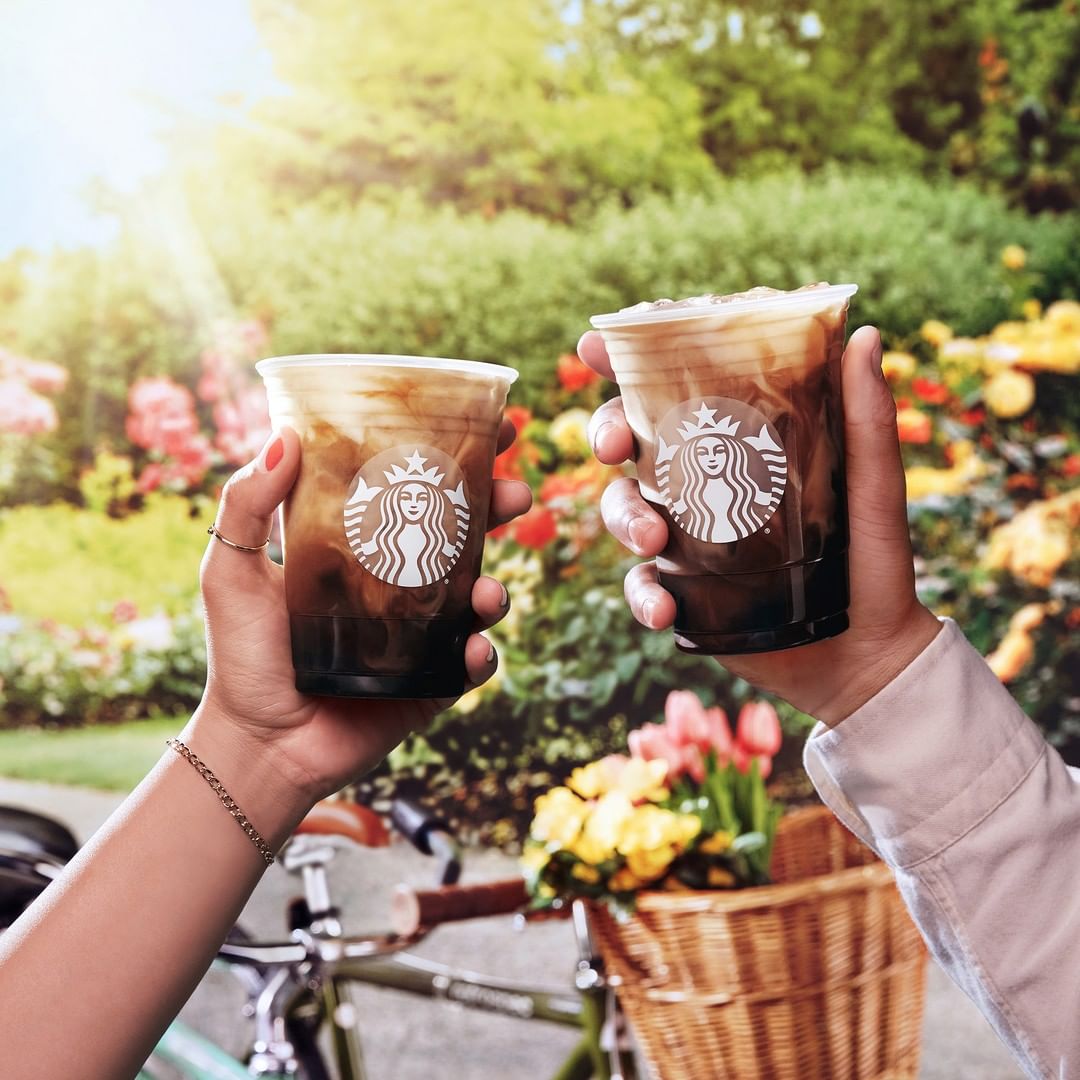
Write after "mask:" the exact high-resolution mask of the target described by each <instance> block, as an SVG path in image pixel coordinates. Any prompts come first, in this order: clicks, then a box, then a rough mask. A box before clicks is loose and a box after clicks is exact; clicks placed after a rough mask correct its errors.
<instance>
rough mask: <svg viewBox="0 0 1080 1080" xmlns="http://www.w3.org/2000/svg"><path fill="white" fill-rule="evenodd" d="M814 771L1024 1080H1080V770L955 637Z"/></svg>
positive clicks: (866, 713) (820, 758) (946, 629)
mask: <svg viewBox="0 0 1080 1080" xmlns="http://www.w3.org/2000/svg"><path fill="white" fill-rule="evenodd" d="M805 763H806V768H807V771H808V772H809V773H810V776H811V778H812V779H813V781H814V785H815V786H816V787H817V789H818V792H819V794H820V795H821V797H822V799H824V801H825V802H826V803H827V804H828V805H829V806H830V807H831V808H832V810H833V812H834V813H835V814H836V815H837V817H839V818H840V820H841V821H843V822H844V824H845V825H847V826H848V828H850V829H851V830H852V831H853V832H854V833H855V834H856V835H857V836H859V837H860V838H861V839H862V840H864V841H865V842H866V843H867V844H869V845H870V846H871V847H872V848H874V850H875V851H877V852H878V854H880V855H881V857H882V858H883V859H884V860H885V861H886V862H888V863H889V865H890V866H891V867H892V868H893V870H894V871H895V872H896V880H897V883H898V885H899V886H900V890H901V892H902V893H903V896H904V899H905V901H906V902H907V905H908V908H909V909H910V911H911V914H912V916H913V917H914V919H915V922H916V923H917V924H918V926H919V929H920V930H921V931H922V934H923V936H924V937H925V938H926V941H927V944H928V945H929V946H930V949H931V951H932V952H933V954H934V956H935V957H936V958H937V960H938V962H939V963H940V964H941V965H942V966H943V967H944V968H945V970H946V971H947V972H948V973H949V974H950V975H951V976H952V978H953V980H954V981H955V982H956V983H957V984H958V985H959V986H960V988H961V989H962V990H964V992H965V993H966V994H967V995H968V996H969V997H970V998H971V999H972V1000H973V1001H974V1002H975V1004H976V1005H978V1006H979V1008H980V1009H981V1010H982V1012H983V1014H984V1015H985V1016H986V1017H987V1019H988V1020H989V1021H990V1023H991V1024H992V1025H993V1026H994V1028H995V1030H996V1031H997V1033H998V1034H999V1035H1000V1036H1001V1038H1002V1039H1003V1040H1004V1042H1005V1043H1006V1045H1007V1046H1008V1047H1009V1049H1010V1050H1011V1051H1012V1052H1013V1054H1014V1055H1015V1056H1016V1058H1017V1060H1018V1061H1019V1062H1020V1064H1021V1066H1022V1067H1023V1069H1024V1070H1025V1072H1026V1073H1027V1075H1028V1076H1031V1077H1037V1078H1039V1080H1050V1078H1056V1080H1065V1078H1070V1080H1071V1078H1080V770H1077V769H1070V768H1068V767H1067V766H1066V765H1065V763H1064V762H1063V761H1062V760H1061V757H1060V756H1059V755H1058V753H1057V752H1056V751H1055V750H1054V749H1053V748H1052V747H1050V746H1049V745H1048V744H1047V743H1046V742H1045V741H1044V739H1043V737H1042V735H1041V734H1040V732H1039V730H1038V728H1037V727H1036V726H1035V725H1034V724H1033V723H1032V722H1031V720H1029V719H1028V717H1027V716H1025V715H1024V713H1023V712H1022V711H1021V709H1020V707H1019V706H1018V705H1017V704H1016V703H1015V702H1014V701H1013V699H1012V697H1011V696H1010V695H1009V693H1008V691H1007V690H1005V688H1004V687H1003V686H1002V685H1001V684H1000V683H999V682H998V680H997V679H996V678H995V677H994V675H993V673H992V672H991V671H990V669H989V668H988V667H987V666H986V663H985V662H984V661H983V659H982V657H980V656H979V654H978V653H977V652H976V651H975V650H974V649H973V648H972V647H971V646H970V645H969V644H968V642H967V641H966V640H965V638H964V636H963V634H961V633H960V631H959V630H958V629H957V627H956V625H955V624H954V623H952V622H950V621H945V623H944V625H943V627H942V629H941V632H940V633H939V634H938V636H937V637H936V638H935V639H934V641H933V642H931V644H930V645H929V646H928V647H927V648H926V650H925V651H924V652H923V653H922V655H921V656H920V657H919V658H918V659H917V660H916V661H915V662H914V663H913V664H912V665H911V666H910V667H909V668H908V669H907V670H906V671H905V672H903V673H902V674H901V675H900V676H898V677H897V678H896V679H895V680H894V681H893V682H892V683H891V684H890V685H889V686H887V687H886V688H885V689H884V690H882V691H881V692H880V693H879V694H878V695H877V696H876V697H874V698H873V699H871V700H870V701H869V702H868V703H867V704H866V705H864V706H863V707H862V708H861V709H859V710H858V711H857V712H855V713H854V714H853V715H852V716H850V717H848V719H846V720H845V721H844V722H843V723H842V724H840V725H838V726H837V727H836V728H833V729H831V730H830V729H828V728H826V727H824V726H823V725H821V724H819V725H818V726H817V727H816V728H815V729H814V730H813V732H812V733H811V736H810V738H809V739H808V740H807V743H806V751H805Z"/></svg>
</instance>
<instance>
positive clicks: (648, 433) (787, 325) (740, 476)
mask: <svg viewBox="0 0 1080 1080" xmlns="http://www.w3.org/2000/svg"><path fill="white" fill-rule="evenodd" d="M856 289H857V286H855V285H833V286H826V285H820V286H813V287H808V288H806V289H801V290H795V291H793V292H788V293H778V292H774V291H771V290H770V291H768V292H766V293H765V295H758V294H757V293H758V291H757V290H753V291H752V292H751V293H749V294H737V295H736V296H733V297H729V298H728V297H725V298H698V299H697V300H695V301H682V302H679V303H663V304H662V305H661V306H648V307H646V306H644V305H642V306H640V307H641V308H643V309H629V310H627V311H623V312H617V313H613V314H610V315H598V316H596V317H594V318H593V320H592V323H593V325H594V326H595V327H596V328H597V329H598V330H600V332H601V334H602V335H603V337H604V341H605V344H606V346H607V351H608V355H609V356H610V358H611V364H612V367H613V369H614V371H615V377H616V379H617V381H618V384H619V388H620V390H621V393H622V398H623V404H624V407H625V410H626V418H627V421H628V422H629V424H630V427H631V429H632V430H633V432H634V436H635V438H636V440H637V444H638V460H637V472H638V480H639V483H640V485H641V491H642V494H643V495H644V497H645V498H646V499H647V500H648V501H649V502H650V503H651V504H652V505H653V507H654V508H655V509H656V510H657V511H658V512H659V513H660V514H661V515H662V516H663V517H664V518H665V519H666V521H667V523H668V531H669V542H668V545H667V547H666V548H665V550H664V551H663V552H662V554H661V555H660V557H659V558H658V559H657V569H658V571H659V576H660V582H661V584H662V585H663V586H664V587H665V588H666V589H667V590H668V591H669V592H670V593H671V594H672V596H673V597H674V598H675V604H676V617H675V640H676V643H677V645H678V646H679V648H681V649H683V650H684V651H687V652H699V653H709V654H714V655H716V654H732V653H747V652H762V651H767V650H773V649H783V648H790V647H793V646H796V645H804V644H807V643H809V642H812V641H818V640H821V639H823V638H828V637H832V636H834V635H836V634H839V633H841V632H843V631H844V630H845V629H847V626H848V617H847V608H848V565H847V547H848V523H847V492H846V487H845V476H844V409H843V399H842V396H841V385H840V358H841V354H842V352H843V347H844V331H845V323H846V317H847V308H848V301H849V299H850V298H851V296H852V295H853V294H854V293H855V291H856Z"/></svg>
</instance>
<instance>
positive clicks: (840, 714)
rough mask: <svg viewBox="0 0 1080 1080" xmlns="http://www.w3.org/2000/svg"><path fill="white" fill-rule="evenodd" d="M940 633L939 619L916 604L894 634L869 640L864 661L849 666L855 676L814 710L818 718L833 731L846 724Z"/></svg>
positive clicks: (869, 638) (870, 636)
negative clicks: (846, 721)
mask: <svg viewBox="0 0 1080 1080" xmlns="http://www.w3.org/2000/svg"><path fill="white" fill-rule="evenodd" d="M940 630H941V623H940V622H939V621H938V619H937V616H935V615H934V614H933V612H931V611H930V610H929V609H928V608H926V607H924V606H923V605H922V604H920V603H918V602H915V603H913V604H912V607H911V609H910V611H909V612H908V613H907V615H906V616H905V617H904V619H903V620H902V621H901V622H900V623H899V624H898V625H897V626H896V628H895V630H894V631H893V632H892V633H890V634H885V635H881V636H876V635H869V636H868V637H867V638H866V640H865V642H864V643H863V649H862V650H861V651H864V652H865V659H864V662H862V663H853V664H848V665H845V667H846V668H847V670H851V671H853V672H854V673H855V674H853V675H852V676H851V677H850V678H849V679H847V680H845V682H844V684H843V686H842V687H841V689H839V690H838V691H837V693H836V694H834V695H833V696H832V697H831V698H829V699H828V700H827V701H826V702H825V703H824V704H823V705H821V706H819V707H818V708H817V709H815V710H814V711H813V715H814V716H815V718H816V719H818V720H820V721H821V722H822V723H823V724H825V726H826V727H830V728H831V727H836V726H837V724H840V723H842V722H843V721H844V720H846V719H847V718H848V717H849V716H851V715H852V714H853V713H854V712H856V711H857V710H859V709H861V708H862V707H863V706H864V705H865V704H866V703H867V702H868V701H870V699H871V698H873V697H875V696H876V695H877V694H879V693H880V692H881V691H882V690H884V689H885V687H886V686H888V685H889V683H891V682H892V681H893V680H894V679H895V678H896V677H897V676H898V675H900V674H901V673H902V672H903V671H905V670H906V669H907V668H908V667H909V665H911V664H912V663H913V662H914V661H915V660H916V659H917V658H918V657H919V656H920V655H921V654H922V652H923V651H924V650H925V649H926V647H927V646H928V645H929V644H930V642H932V641H933V640H934V638H935V637H937V635H938V633H939V632H940Z"/></svg>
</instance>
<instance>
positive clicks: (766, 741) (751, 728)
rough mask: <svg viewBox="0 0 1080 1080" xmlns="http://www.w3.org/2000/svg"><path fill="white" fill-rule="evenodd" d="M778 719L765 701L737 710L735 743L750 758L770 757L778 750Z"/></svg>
mask: <svg viewBox="0 0 1080 1080" xmlns="http://www.w3.org/2000/svg"><path fill="white" fill-rule="evenodd" d="M780 739H781V734H780V717H779V716H777V715H776V710H775V709H774V708H773V707H772V706H771V705H770V704H769V703H768V702H767V701H752V702H748V703H747V704H746V705H744V706H743V707H742V709H740V710H739V719H738V720H737V721H736V724H735V742H736V744H737V745H738V746H740V747H742V749H743V750H745V751H746V752H747V754H750V755H751V756H757V755H761V754H764V755H765V756H767V757H772V755H773V754H775V753H776V752H777V750H779V749H780Z"/></svg>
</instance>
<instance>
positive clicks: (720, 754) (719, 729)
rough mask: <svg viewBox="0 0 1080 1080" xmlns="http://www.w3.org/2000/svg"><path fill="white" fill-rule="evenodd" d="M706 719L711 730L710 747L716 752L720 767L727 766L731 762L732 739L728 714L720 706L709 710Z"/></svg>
mask: <svg viewBox="0 0 1080 1080" xmlns="http://www.w3.org/2000/svg"><path fill="white" fill-rule="evenodd" d="M705 718H706V721H707V724H708V729H709V747H711V748H712V749H713V750H715V751H716V762H717V764H718V765H720V766H723V765H726V764H727V763H728V762H729V761H730V760H731V751H732V746H733V743H732V738H731V727H730V725H729V724H728V718H727V713H726V712H724V710H723V709H721V708H720V706H719V705H717V706H715V707H714V708H712V709H707V710H706V712H705Z"/></svg>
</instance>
